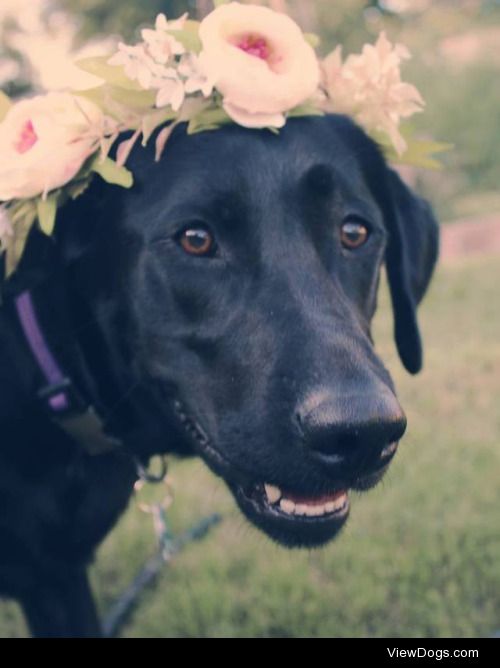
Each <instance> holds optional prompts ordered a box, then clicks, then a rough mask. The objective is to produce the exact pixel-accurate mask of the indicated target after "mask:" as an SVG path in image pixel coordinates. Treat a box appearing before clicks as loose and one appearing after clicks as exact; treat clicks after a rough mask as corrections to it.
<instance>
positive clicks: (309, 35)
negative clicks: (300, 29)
mask: <svg viewBox="0 0 500 668" xmlns="http://www.w3.org/2000/svg"><path fill="white" fill-rule="evenodd" d="M304 39H305V40H306V42H307V43H308V44H309V45H310V46H312V48H313V49H317V48H318V46H319V45H320V44H321V38H320V36H319V35H316V33H314V32H306V33H304Z"/></svg>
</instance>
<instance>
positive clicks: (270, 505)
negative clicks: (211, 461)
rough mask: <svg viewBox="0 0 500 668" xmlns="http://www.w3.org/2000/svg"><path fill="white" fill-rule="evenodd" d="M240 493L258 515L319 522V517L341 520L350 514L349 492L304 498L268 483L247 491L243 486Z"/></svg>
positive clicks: (343, 491) (239, 490) (340, 491)
mask: <svg viewBox="0 0 500 668" xmlns="http://www.w3.org/2000/svg"><path fill="white" fill-rule="evenodd" d="M238 494H239V496H243V497H244V498H245V501H247V502H248V503H251V504H252V505H253V506H254V508H255V509H256V510H257V511H258V512H260V513H269V514H272V515H274V516H276V517H283V518H289V517H294V518H300V519H302V520H303V521H315V520H316V519H317V518H323V519H328V518H337V519H338V518H341V517H342V516H344V515H347V513H348V512H349V492H348V490H345V489H341V490H337V491H334V492H331V493H329V494H321V495H318V496H304V495H299V494H296V493H292V492H288V491H284V490H282V489H281V488H280V487H278V486H276V485H270V484H267V483H265V484H264V485H262V484H257V485H254V486H253V487H250V488H246V489H245V488H243V487H239V488H238Z"/></svg>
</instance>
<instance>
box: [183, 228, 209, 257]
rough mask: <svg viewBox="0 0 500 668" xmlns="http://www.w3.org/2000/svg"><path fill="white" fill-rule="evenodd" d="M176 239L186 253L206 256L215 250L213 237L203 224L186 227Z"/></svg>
mask: <svg viewBox="0 0 500 668" xmlns="http://www.w3.org/2000/svg"><path fill="white" fill-rule="evenodd" d="M177 241H178V243H179V244H180V245H181V247H182V249H183V250H184V251H185V252H186V253H188V255H197V256H199V257H207V256H211V255H213V254H214V252H215V250H216V245H215V239H214V237H213V235H212V234H211V232H210V231H209V230H208V229H207V228H206V227H204V226H203V225H198V226H196V227H186V228H185V229H184V230H182V232H180V233H179V234H178V236H177Z"/></svg>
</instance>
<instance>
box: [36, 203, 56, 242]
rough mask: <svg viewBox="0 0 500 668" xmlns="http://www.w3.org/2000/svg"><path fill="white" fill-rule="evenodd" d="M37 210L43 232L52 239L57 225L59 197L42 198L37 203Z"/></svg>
mask: <svg viewBox="0 0 500 668" xmlns="http://www.w3.org/2000/svg"><path fill="white" fill-rule="evenodd" d="M36 210H37V216H38V222H39V224H40V228H41V230H42V232H44V233H45V234H46V235H47V236H48V237H50V235H51V234H52V232H53V231H54V225H55V223H56V213H57V195H49V196H48V197H46V198H45V199H43V197H40V198H39V199H38V200H37V203H36Z"/></svg>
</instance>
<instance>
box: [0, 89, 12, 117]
mask: <svg viewBox="0 0 500 668" xmlns="http://www.w3.org/2000/svg"><path fill="white" fill-rule="evenodd" d="M11 106H12V100H11V99H10V97H9V96H8V95H6V94H5V93H4V92H3V91H1V90H0V123H1V122H2V121H3V119H4V118H5V117H6V116H7V112H8V111H9V109H10V108H11Z"/></svg>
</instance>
